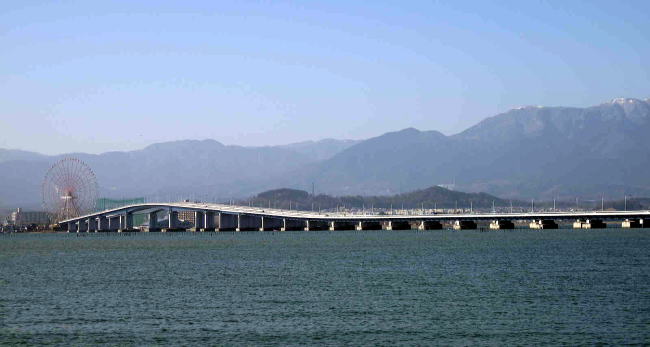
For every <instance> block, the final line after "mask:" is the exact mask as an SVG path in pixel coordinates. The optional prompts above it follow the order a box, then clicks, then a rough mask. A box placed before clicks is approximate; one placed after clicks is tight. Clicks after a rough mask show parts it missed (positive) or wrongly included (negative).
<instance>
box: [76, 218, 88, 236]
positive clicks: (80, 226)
mask: <svg viewBox="0 0 650 347" xmlns="http://www.w3.org/2000/svg"><path fill="white" fill-rule="evenodd" d="M87 231H88V226H87V225H86V221H85V220H79V221H77V232H78V233H82V232H87Z"/></svg>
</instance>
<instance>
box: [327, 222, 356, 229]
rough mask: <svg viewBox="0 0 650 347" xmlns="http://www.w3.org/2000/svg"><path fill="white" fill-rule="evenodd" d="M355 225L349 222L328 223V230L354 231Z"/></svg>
mask: <svg viewBox="0 0 650 347" xmlns="http://www.w3.org/2000/svg"><path fill="white" fill-rule="evenodd" d="M356 227H357V223H355V222H349V221H333V222H330V230H332V231H333V230H355V229H356Z"/></svg>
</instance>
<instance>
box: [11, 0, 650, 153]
mask: <svg viewBox="0 0 650 347" xmlns="http://www.w3.org/2000/svg"><path fill="white" fill-rule="evenodd" d="M649 18H650V1H645V0H644V1H566V0H564V1H548V2H547V1H478V0H477V1H364V2H353V1H326V2H316V1H300V2H298V1H296V2H284V1H233V2H225V1H176V2H172V1H103V2H101V1H29V0H19V1H9V0H5V1H2V2H0V52H1V53H0V148H20V149H26V150H34V151H38V152H43V153H62V152H70V151H84V152H94V153H97V152H104V151H109V150H130V149H137V148H141V147H144V146H146V145H148V144H150V143H154V142H161V141H170V140H178V139H192V138H196V139H204V138H214V139H216V140H219V141H221V142H224V143H226V144H241V145H267V144H268V145H274V144H284V143H290V142H296V141H302V140H308V139H320V138H326V137H334V138H367V137H371V136H376V135H379V134H381V133H384V132H387V131H393V130H398V129H402V128H406V127H411V126H413V127H417V128H419V129H423V130H439V131H442V132H443V133H446V134H452V133H455V132H458V131H461V130H463V129H464V128H466V127H468V126H470V125H473V124H474V123H476V122H477V121H479V120H481V119H483V118H485V117H488V116H492V115H494V114H497V113H499V112H503V111H506V110H508V109H510V108H513V107H517V106H521V105H549V106H552V105H566V106H588V105H593V104H598V103H601V102H604V101H607V100H609V99H612V98H615V97H637V98H647V97H650V24H648V21H649Z"/></svg>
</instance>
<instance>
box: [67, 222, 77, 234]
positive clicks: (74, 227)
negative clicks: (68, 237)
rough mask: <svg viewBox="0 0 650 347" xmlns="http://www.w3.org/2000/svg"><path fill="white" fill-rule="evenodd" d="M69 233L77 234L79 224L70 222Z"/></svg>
mask: <svg viewBox="0 0 650 347" xmlns="http://www.w3.org/2000/svg"><path fill="white" fill-rule="evenodd" d="M68 232H69V233H74V232H77V223H73V222H68Z"/></svg>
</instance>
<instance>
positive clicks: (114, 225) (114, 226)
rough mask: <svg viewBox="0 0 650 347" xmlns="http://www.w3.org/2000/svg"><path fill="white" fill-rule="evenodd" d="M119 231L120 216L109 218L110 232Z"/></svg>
mask: <svg viewBox="0 0 650 347" xmlns="http://www.w3.org/2000/svg"><path fill="white" fill-rule="evenodd" d="M118 229H120V217H119V216H112V217H108V230H109V231H117V230H118Z"/></svg>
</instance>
